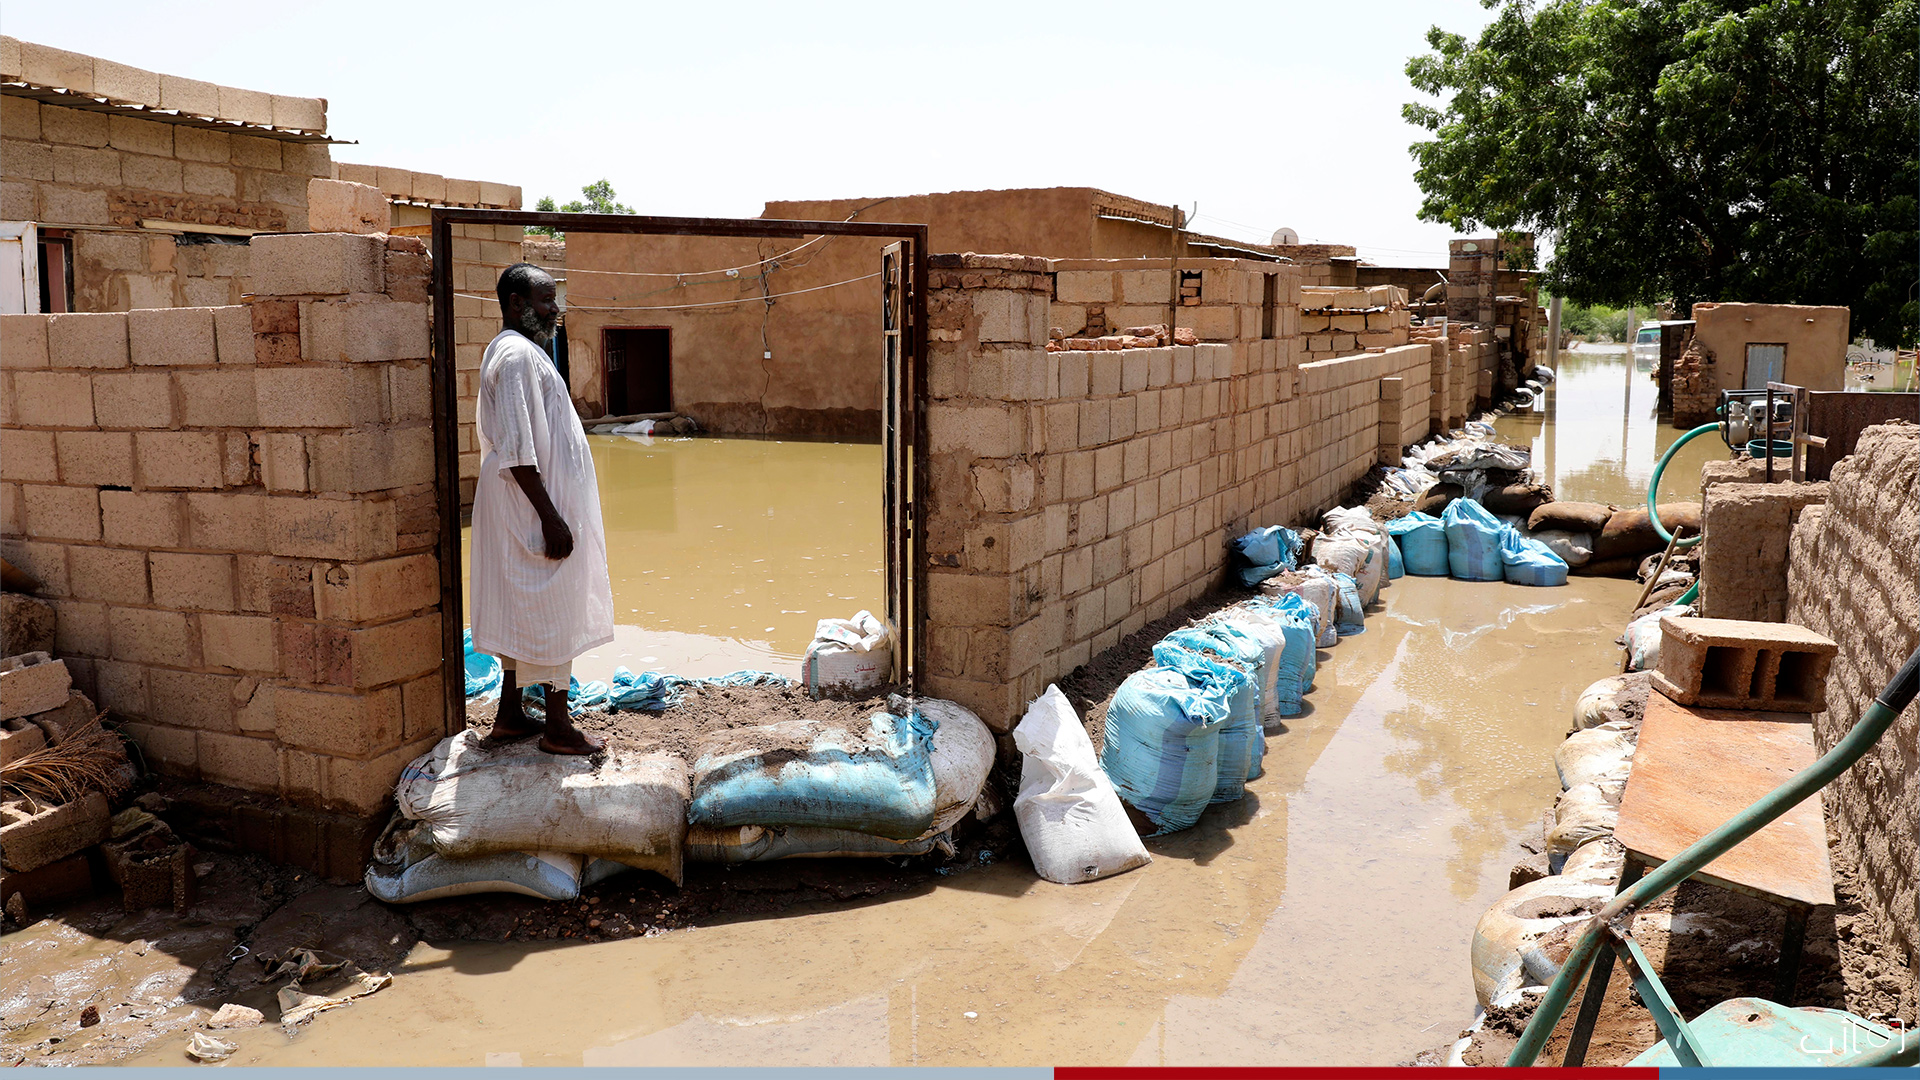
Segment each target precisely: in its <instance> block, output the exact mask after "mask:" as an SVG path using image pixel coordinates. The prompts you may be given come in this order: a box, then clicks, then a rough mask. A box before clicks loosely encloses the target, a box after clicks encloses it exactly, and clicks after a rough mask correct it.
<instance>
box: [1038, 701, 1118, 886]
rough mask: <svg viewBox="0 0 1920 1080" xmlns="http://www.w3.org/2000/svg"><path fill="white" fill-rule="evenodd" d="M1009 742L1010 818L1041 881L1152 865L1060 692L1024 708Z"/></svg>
mask: <svg viewBox="0 0 1920 1080" xmlns="http://www.w3.org/2000/svg"><path fill="white" fill-rule="evenodd" d="M1013 744H1014V746H1015V747H1017V748H1019V750H1020V754H1021V761H1020V794H1019V795H1017V796H1015V797H1014V800H1013V816H1014V819H1015V820H1016V821H1017V822H1018V823H1019V825H1020V836H1021V839H1023V840H1025V841H1026V844H1027V852H1028V854H1030V855H1031V856H1032V857H1033V868H1034V870H1035V871H1037V872H1038V873H1039V874H1040V876H1041V877H1043V878H1046V879H1047V880H1048V881H1056V882H1059V883H1061V884H1063V885H1071V884H1076V883H1079V882H1083V881H1095V880H1097V879H1099V878H1103V877H1108V876H1111V875H1113V874H1118V873H1121V872H1123V871H1127V870H1131V869H1133V868H1134V867H1136V866H1145V865H1146V864H1147V863H1149V862H1151V861H1153V857H1152V856H1151V855H1148V854H1147V847H1146V845H1145V844H1142V843H1141V842H1140V834H1139V833H1138V832H1136V831H1134V828H1133V824H1132V823H1131V822H1129V821H1128V820H1127V812H1126V810H1125V809H1124V808H1122V807H1121V805H1120V796H1119V795H1118V794H1117V793H1115V791H1114V790H1113V785H1112V784H1111V783H1109V782H1108V781H1107V776H1106V774H1105V773H1104V772H1102V771H1101V770H1100V765H1099V763H1098V762H1097V761H1095V760H1094V756H1093V742H1092V741H1091V740H1089V739H1088V738H1087V732H1086V729H1085V728H1083V727H1081V726H1080V718H1079V717H1078V716H1077V715H1075V714H1074V711H1073V706H1072V705H1071V704H1069V703H1068V702H1067V697H1066V695H1065V694H1062V693H1061V692H1060V688H1059V687H1057V686H1049V687H1047V692H1046V693H1044V694H1041V695H1040V697H1039V698H1037V699H1036V700H1035V701H1034V703H1033V704H1032V705H1030V706H1028V707H1027V715H1026V716H1024V717H1022V718H1021V720H1020V723H1019V725H1018V726H1016V727H1015V728H1014V729H1013Z"/></svg>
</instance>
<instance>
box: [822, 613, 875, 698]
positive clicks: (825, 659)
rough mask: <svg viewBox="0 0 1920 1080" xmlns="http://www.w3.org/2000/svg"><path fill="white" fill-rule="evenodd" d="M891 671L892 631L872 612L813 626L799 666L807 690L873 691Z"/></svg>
mask: <svg viewBox="0 0 1920 1080" xmlns="http://www.w3.org/2000/svg"><path fill="white" fill-rule="evenodd" d="M892 674H893V633H892V631H890V630H888V629H887V626H886V624H885V623H883V622H881V621H880V620H879V619H877V618H875V617H874V615H873V612H871V611H862V612H860V613H859V614H857V615H855V616H854V617H853V618H851V619H821V620H820V621H819V623H818V624H816V625H815V627H814V631H813V643H812V644H810V645H808V646H807V656H806V660H805V661H804V667H803V676H804V677H803V680H802V681H804V682H805V683H806V684H807V692H808V693H810V694H813V695H815V696H818V695H819V694H820V693H821V692H823V691H829V690H831V691H840V692H858V691H863V690H877V689H879V688H880V687H881V686H883V685H885V684H886V682H887V679H888V678H890V677H891V676H892Z"/></svg>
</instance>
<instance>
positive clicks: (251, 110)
mask: <svg viewBox="0 0 1920 1080" xmlns="http://www.w3.org/2000/svg"><path fill="white" fill-rule="evenodd" d="M219 115H220V118H221V119H223V120H238V121H240V122H241V123H243V124H253V125H255V126H257V127H272V126H273V95H272V94H265V93H262V92H260V91H258V90H242V89H240V88H239V87H234V86H222V87H221V88H220V114H219Z"/></svg>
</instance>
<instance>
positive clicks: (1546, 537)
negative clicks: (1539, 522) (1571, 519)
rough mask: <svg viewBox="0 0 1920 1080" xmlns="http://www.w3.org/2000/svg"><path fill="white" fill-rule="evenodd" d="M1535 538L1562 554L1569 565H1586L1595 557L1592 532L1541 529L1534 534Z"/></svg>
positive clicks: (1549, 548)
mask: <svg viewBox="0 0 1920 1080" xmlns="http://www.w3.org/2000/svg"><path fill="white" fill-rule="evenodd" d="M1533 538H1534V539H1535V540H1538V541H1540V542H1541V543H1543V544H1545V545H1547V550H1548V551H1551V552H1553V553H1554V554H1555V555H1558V556H1560V561H1561V562H1564V563H1566V564H1567V565H1568V566H1585V565H1587V563H1588V562H1589V561H1591V560H1592V559H1593V534H1592V533H1583V532H1582V533H1577V532H1568V531H1567V530H1565V529H1541V530H1540V531H1539V532H1536V533H1534V534H1533Z"/></svg>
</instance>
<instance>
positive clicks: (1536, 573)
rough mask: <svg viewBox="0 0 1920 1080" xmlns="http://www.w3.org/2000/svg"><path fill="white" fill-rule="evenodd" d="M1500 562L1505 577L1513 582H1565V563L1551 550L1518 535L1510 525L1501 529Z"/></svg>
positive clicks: (1529, 583) (1516, 583) (1559, 583)
mask: <svg viewBox="0 0 1920 1080" xmlns="http://www.w3.org/2000/svg"><path fill="white" fill-rule="evenodd" d="M1500 562H1501V565H1502V567H1503V568H1504V569H1505V572H1506V576H1507V580H1508V581H1510V582H1512V583H1513V584H1515V585H1545V586H1554V585H1565V584H1566V583H1567V562H1566V560H1565V559H1562V558H1561V557H1560V556H1558V555H1555V554H1554V553H1553V549H1552V548H1549V547H1548V546H1547V545H1545V544H1543V543H1541V542H1540V541H1538V540H1533V539H1530V538H1528V537H1525V536H1522V535H1520V530H1518V529H1516V528H1514V527H1513V526H1511V525H1506V526H1503V527H1502V528H1501V532H1500Z"/></svg>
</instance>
